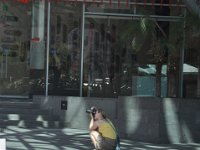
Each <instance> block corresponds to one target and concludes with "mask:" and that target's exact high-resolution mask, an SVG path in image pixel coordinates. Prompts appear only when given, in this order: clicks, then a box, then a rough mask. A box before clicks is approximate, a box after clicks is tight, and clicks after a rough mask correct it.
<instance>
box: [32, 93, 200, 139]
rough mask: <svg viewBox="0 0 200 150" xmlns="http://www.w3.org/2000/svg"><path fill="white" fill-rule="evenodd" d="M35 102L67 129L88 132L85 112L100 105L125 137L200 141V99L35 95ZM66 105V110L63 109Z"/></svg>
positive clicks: (87, 120) (87, 116) (87, 118)
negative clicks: (51, 113) (57, 118)
mask: <svg viewBox="0 0 200 150" xmlns="http://www.w3.org/2000/svg"><path fill="white" fill-rule="evenodd" d="M33 100H34V102H35V103H39V104H41V108H43V109H51V110H52V112H53V113H54V114H56V115H58V116H59V117H60V121H61V123H62V124H63V125H64V127H70V128H78V129H86V130H87V129H88V125H89V119H90V118H89V115H88V114H87V113H86V112H85V111H86V110H87V109H88V108H90V107H91V106H97V107H101V108H103V109H104V110H105V111H106V113H107V115H108V117H109V118H110V119H111V120H112V121H113V122H114V124H115V125H116V127H117V129H118V131H119V133H120V136H121V137H122V138H129V139H133V140H136V141H146V142H156V143H180V142H181V143H185V142H186V143H188V142H198V141H199V139H200V134H199V133H200V115H199V114H200V101H199V100H197V99H174V98H154V97H133V96H130V97H119V98H116V99H114V98H110V99H105V98H85V97H62V96H49V97H45V96H34V97H33ZM66 102H67V107H66V109H65V108H63V109H61V105H62V103H66ZM64 106H66V105H64Z"/></svg>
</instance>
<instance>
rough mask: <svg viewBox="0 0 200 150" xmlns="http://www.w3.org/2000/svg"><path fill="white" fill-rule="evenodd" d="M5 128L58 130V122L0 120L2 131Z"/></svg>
mask: <svg viewBox="0 0 200 150" xmlns="http://www.w3.org/2000/svg"><path fill="white" fill-rule="evenodd" d="M7 126H16V127H20V128H39V127H40V128H59V127H60V124H59V121H33V120H20V121H17V120H9V121H3V120H0V128H2V129H4V128H6V127H7Z"/></svg>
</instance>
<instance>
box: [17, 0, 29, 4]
mask: <svg viewBox="0 0 200 150" xmlns="http://www.w3.org/2000/svg"><path fill="white" fill-rule="evenodd" d="M19 2H20V3H23V4H27V3H28V2H29V0H20V1H19Z"/></svg>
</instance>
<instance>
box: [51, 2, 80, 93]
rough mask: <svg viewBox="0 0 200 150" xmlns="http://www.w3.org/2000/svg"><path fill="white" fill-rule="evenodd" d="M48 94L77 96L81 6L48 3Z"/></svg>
mask: <svg viewBox="0 0 200 150" xmlns="http://www.w3.org/2000/svg"><path fill="white" fill-rule="evenodd" d="M51 6H52V7H51V22H50V53H49V80H48V82H49V86H48V89H49V94H50V95H51V94H52V95H70V96H78V95H79V93H80V88H79V87H80V79H79V78H80V58H81V57H80V52H81V17H82V3H78V2H77V3H76V2H72V3H66V2H63V1H62V2H59V3H57V2H55V3H54V2H52V5H51Z"/></svg>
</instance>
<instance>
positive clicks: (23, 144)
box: [0, 127, 200, 150]
mask: <svg viewBox="0 0 200 150" xmlns="http://www.w3.org/2000/svg"><path fill="white" fill-rule="evenodd" d="M2 138H6V150H92V149H93V146H92V144H91V141H90V138H89V135H88V131H87V130H78V129H69V128H64V129H33V130H28V129H22V128H16V127H8V128H7V129H5V130H4V131H2V132H1V133H0V139H2ZM121 150H200V143H199V144H195V143H193V144H192V143H191V144H173V145H172V144H171V145H159V144H152V143H145V142H135V141H131V140H125V139H122V140H121Z"/></svg>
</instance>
